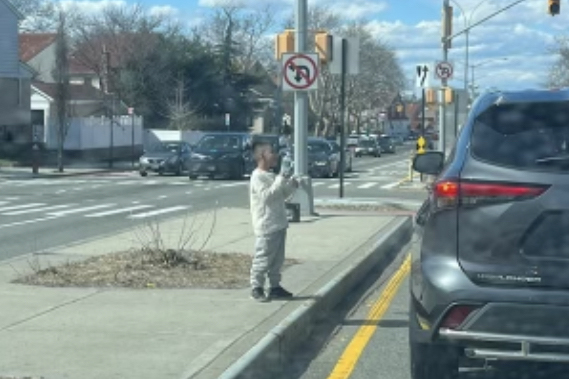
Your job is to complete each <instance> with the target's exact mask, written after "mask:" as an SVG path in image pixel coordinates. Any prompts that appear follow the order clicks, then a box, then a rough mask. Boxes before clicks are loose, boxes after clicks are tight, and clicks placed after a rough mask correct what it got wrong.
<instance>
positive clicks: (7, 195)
mask: <svg viewBox="0 0 569 379" xmlns="http://www.w3.org/2000/svg"><path fill="white" fill-rule="evenodd" d="M408 156H409V154H408V152H405V153H403V152H401V153H398V154H395V155H383V156H382V157H381V158H359V159H355V160H354V164H353V166H354V172H353V173H349V174H347V176H346V180H345V184H346V187H345V188H346V191H345V196H346V197H350V198H355V197H357V198H375V199H378V198H390V199H392V198H396V199H400V200H401V201H411V202H413V201H414V202H418V201H420V200H421V199H422V197H423V196H424V194H423V193H422V192H421V191H397V190H396V189H395V187H393V185H392V184H393V183H397V182H399V181H400V180H401V179H402V178H403V177H404V176H405V175H406V172H405V171H404V170H401V169H399V168H402V167H404V166H405V165H406V164H408V160H407V159H408ZM247 184H248V181H247V179H244V180H241V181H226V180H211V181H208V180H203V181H189V180H188V178H187V177H185V176H181V177H175V176H163V177H159V176H149V177H146V178H142V177H140V176H138V175H137V174H136V173H132V172H131V173H126V172H125V173H123V174H120V173H117V174H99V175H89V176H81V177H66V178H53V179H52V178H41V179H20V180H0V241H2V242H1V248H0V260H3V259H8V258H11V257H14V256H17V255H21V254H26V253H30V252H36V253H42V252H43V253H45V252H49V250H50V249H54V248H55V247H58V246H62V245H65V244H69V243H72V242H76V241H80V240H85V239H91V238H95V237H97V236H101V235H105V234H109V233H114V232H117V231H120V230H126V229H129V228H133V227H135V226H137V225H140V224H143V223H144V222H148V220H160V219H164V218H168V217H179V216H182V215H183V214H184V213H191V212H197V211H202V210H207V209H213V208H215V207H229V206H231V207H247V206H248V196H247ZM313 186H314V193H315V197H316V198H319V197H320V198H330V197H337V196H338V187H339V180H338V179H314V181H313Z"/></svg>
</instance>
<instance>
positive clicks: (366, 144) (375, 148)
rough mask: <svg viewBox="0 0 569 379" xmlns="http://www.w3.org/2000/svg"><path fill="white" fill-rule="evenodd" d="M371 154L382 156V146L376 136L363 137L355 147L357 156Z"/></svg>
mask: <svg viewBox="0 0 569 379" xmlns="http://www.w3.org/2000/svg"><path fill="white" fill-rule="evenodd" d="M364 155H369V156H372V157H381V148H380V147H379V145H378V143H377V140H376V139H375V138H361V139H360V140H359V142H358V146H357V147H356V148H355V156H356V157H363V156H364Z"/></svg>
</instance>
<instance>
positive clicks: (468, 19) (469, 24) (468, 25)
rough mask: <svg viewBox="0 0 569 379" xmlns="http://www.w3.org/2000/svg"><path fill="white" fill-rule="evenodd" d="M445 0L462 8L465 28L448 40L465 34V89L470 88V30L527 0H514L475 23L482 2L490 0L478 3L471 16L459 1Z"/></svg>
mask: <svg viewBox="0 0 569 379" xmlns="http://www.w3.org/2000/svg"><path fill="white" fill-rule="evenodd" d="M445 1H450V2H452V3H453V4H454V5H456V6H457V8H458V9H459V10H460V12H461V14H462V18H463V20H464V25H465V27H464V29H463V30H462V31H460V32H458V33H455V34H453V35H452V36H448V37H446V39H447V40H449V41H452V40H453V39H454V38H456V37H458V36H459V35H461V34H463V33H464V34H465V48H464V49H465V68H464V89H465V90H468V68H469V63H468V60H469V49H470V30H471V29H472V28H474V27H476V26H478V25H480V24H482V23H484V22H486V21H488V20H490V19H491V18H494V17H495V16H497V15H499V14H500V13H503V12H504V11H506V10H508V9H510V8H512V7H514V6H516V5H518V4H520V3H522V2H524V1H526V0H517V1H514V2H513V3H511V4H509V5H507V6H505V7H503V8H501V9H499V10H497V11H496V12H494V13H492V14H490V15H489V16H487V17H485V18H483V19H482V20H479V21H477V22H475V23H473V17H474V14H475V13H476V11H477V10H478V9H479V8H480V6H481V5H482V4H484V3H485V2H487V1H488V0H482V1H481V2H480V3H478V4H477V5H476V6H475V7H474V8H473V10H472V12H471V13H470V16H467V15H466V12H465V11H464V9H463V8H462V7H461V5H460V4H459V3H458V1H457V0H445Z"/></svg>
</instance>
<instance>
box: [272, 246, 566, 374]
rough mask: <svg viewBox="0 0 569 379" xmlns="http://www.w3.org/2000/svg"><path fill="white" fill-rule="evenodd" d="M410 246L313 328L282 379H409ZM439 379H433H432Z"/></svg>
mask: <svg viewBox="0 0 569 379" xmlns="http://www.w3.org/2000/svg"><path fill="white" fill-rule="evenodd" d="M417 248H418V243H417V242H416V241H415V242H413V243H412V244H410V246H409V247H408V248H406V249H404V250H403V251H402V252H400V253H399V254H398V255H397V256H396V257H394V258H393V259H390V260H389V261H388V262H386V264H385V265H384V267H383V268H382V270H381V274H380V275H378V276H377V277H375V278H368V280H367V283H364V284H363V285H362V286H361V287H362V288H361V289H360V290H358V291H355V294H357V296H355V299H352V300H351V301H350V302H347V303H346V304H343V305H342V306H340V307H339V309H338V310H336V311H335V313H334V314H332V315H329V317H328V320H326V321H323V322H322V324H321V325H319V326H318V328H317V332H316V333H315V335H313V336H311V338H310V340H311V341H313V342H311V343H310V344H307V345H305V346H304V347H303V348H302V349H300V351H299V353H298V354H297V355H296V356H294V357H293V358H292V359H291V362H292V363H291V364H290V368H289V370H287V371H286V372H283V375H282V377H281V378H282V379H284V378H287V379H370V378H389V379H411V375H410V370H409V348H408V329H407V328H408V326H409V313H408V306H409V283H408V271H409V270H408V269H409V265H408V262H406V261H407V257H408V255H409V252H410V251H411V250H412V249H417ZM567 377H569V373H568V372H567V366H558V367H547V368H546V367H543V366H531V365H524V366H522V365H521V364H519V366H518V367H514V366H513V365H510V366H503V367H492V366H488V370H483V369H482V368H481V367H477V368H474V367H472V365H470V367H465V366H463V367H461V369H460V375H459V379H514V378H515V379H538V378H540V379H541V378H544V379H545V378H567ZM432 379H439V378H432Z"/></svg>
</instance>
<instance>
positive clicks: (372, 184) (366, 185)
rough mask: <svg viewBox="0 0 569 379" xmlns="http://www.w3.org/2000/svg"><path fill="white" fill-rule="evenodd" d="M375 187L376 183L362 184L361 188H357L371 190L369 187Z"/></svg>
mask: <svg viewBox="0 0 569 379" xmlns="http://www.w3.org/2000/svg"><path fill="white" fill-rule="evenodd" d="M376 185H377V183H374V182H369V183H365V184H362V185H361V186H358V188H362V189H365V188H371V187H373V186H376Z"/></svg>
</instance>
